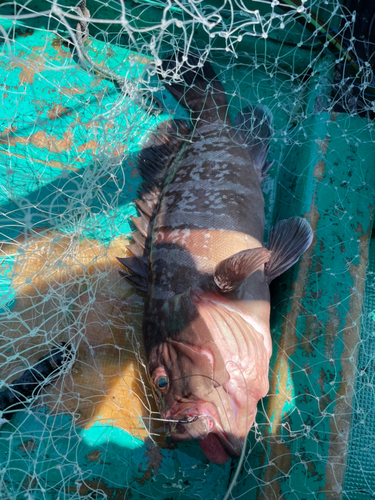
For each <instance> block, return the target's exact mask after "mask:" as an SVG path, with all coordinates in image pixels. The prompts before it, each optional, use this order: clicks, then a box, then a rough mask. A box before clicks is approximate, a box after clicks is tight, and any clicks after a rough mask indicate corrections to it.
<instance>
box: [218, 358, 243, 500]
mask: <svg viewBox="0 0 375 500" xmlns="http://www.w3.org/2000/svg"><path fill="white" fill-rule="evenodd" d="M228 363H233V364H234V365H236V366H237V368H238V369H239V371H240V372H241V375H242V378H243V381H244V382H245V389H246V429H247V424H248V420H249V395H248V392H247V383H246V379H245V377H244V375H243V372H242V370H241V368H240V367H239V366H238V364H237V363H236V362H235V361H228V362H227V363H226V364H228ZM246 441H247V436H245V439H244V442H243V446H242V451H241V455H240V458H239V460H238V464H237V469H236V472H235V473H234V476H233V479H232V481H231V483H230V485H229V488H228V491H227V493H226V495H225V497H224V498H223V500H228V498H229V495H230V494H231V492H232V490H233V488H234V486H235V484H236V482H237V478H238V475H239V473H240V470H241V468H242V464H243V461H244V459H245V451H246Z"/></svg>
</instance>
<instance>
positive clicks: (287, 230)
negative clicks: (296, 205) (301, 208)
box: [264, 217, 314, 283]
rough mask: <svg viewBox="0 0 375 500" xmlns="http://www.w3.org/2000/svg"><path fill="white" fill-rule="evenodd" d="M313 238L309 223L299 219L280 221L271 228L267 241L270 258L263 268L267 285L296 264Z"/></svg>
mask: <svg viewBox="0 0 375 500" xmlns="http://www.w3.org/2000/svg"><path fill="white" fill-rule="evenodd" d="M313 236H314V235H313V232H312V229H311V227H310V225H309V223H308V222H307V220H305V219H302V218H301V217H292V218H291V219H286V220H281V221H280V222H278V223H277V224H276V226H274V227H273V228H272V230H271V232H270V237H269V240H268V249H269V250H270V251H271V252H272V256H271V259H270V260H269V261H268V262H267V264H266V265H265V266H264V272H265V274H266V277H267V281H268V283H270V282H271V281H272V280H273V279H275V278H276V277H277V276H279V275H280V274H282V273H283V272H285V271H286V270H287V269H289V268H290V267H292V265H293V264H295V263H296V262H297V260H298V259H299V258H300V256H301V255H302V254H303V253H304V252H305V251H306V250H307V249H308V248H309V246H310V245H311V243H312V240H313Z"/></svg>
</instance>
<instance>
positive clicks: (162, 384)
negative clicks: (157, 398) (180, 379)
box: [155, 377, 168, 390]
mask: <svg viewBox="0 0 375 500" xmlns="http://www.w3.org/2000/svg"><path fill="white" fill-rule="evenodd" d="M155 385H156V386H157V387H159V389H161V390H163V389H166V387H167V385H168V377H159V378H158V379H157V380H155Z"/></svg>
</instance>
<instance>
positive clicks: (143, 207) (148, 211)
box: [134, 200, 152, 218]
mask: <svg viewBox="0 0 375 500" xmlns="http://www.w3.org/2000/svg"><path fill="white" fill-rule="evenodd" d="M134 202H135V204H136V205H137V208H138V212H139V213H140V215H141V216H142V214H143V215H146V216H147V217H148V218H150V217H151V215H152V208H151V206H150V205H149V204H148V203H146V201H144V200H134Z"/></svg>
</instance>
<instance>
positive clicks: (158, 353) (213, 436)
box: [120, 57, 312, 463]
mask: <svg viewBox="0 0 375 500" xmlns="http://www.w3.org/2000/svg"><path fill="white" fill-rule="evenodd" d="M197 62H198V61H197V60H196V59H195V58H194V57H190V58H189V59H188V61H187V63H186V64H182V65H181V69H182V70H183V78H184V80H185V84H186V85H187V87H186V88H187V90H185V89H184V86H183V85H181V84H176V83H173V81H171V80H170V84H169V86H168V88H169V89H170V90H171V92H172V94H173V95H174V96H175V97H176V98H178V99H181V98H182V97H183V98H184V102H185V105H186V106H187V107H188V109H190V111H191V114H192V118H193V120H194V124H195V126H194V129H193V132H192V133H190V132H189V133H188V132H187V129H186V127H184V126H180V127H179V126H178V124H177V125H174V129H173V130H174V131H175V132H176V131H177V134H176V133H175V136H174V138H173V140H171V144H170V145H168V146H166V147H167V149H164V146H165V144H163V141H165V142H166V143H167V144H168V134H166V135H164V136H163V135H162V136H159V139H158V141H159V142H158V143H154V144H151V146H150V147H149V148H146V149H145V151H146V153H145V154H144V155H143V157H141V171H142V169H143V171H145V169H146V170H147V168H149V167H150V163H151V164H152V163H154V164H155V163H156V164H159V168H154V171H157V172H158V174H157V175H156V176H155V175H154V178H153V181H152V183H151V184H150V183H149V184H150V185H149V187H151V185H152V189H154V191H153V194H152V195H150V194H147V195H143V203H144V208H145V206H146V205H147V207H148V208H147V211H148V214H149V215H147V217H146V216H145V211H142V209H141V210H140V212H141V215H142V214H143V219H144V221H145V225H144V227H143V236H144V237H145V240H144V242H143V244H144V248H145V249H144V252H143V255H142V257H140V258H141V259H143V261H142V262H143V263H144V266H145V267H144V272H143V274H142V275H141V274H139V272H138V274H139V279H141V281H142V280H143V281H142V283H141V285H140V287H139V288H140V289H143V290H144V291H146V298H145V312H144V321H143V335H144V344H145V351H146V356H147V361H148V370H149V375H150V380H151V383H152V386H153V390H154V394H155V397H156V400H157V403H158V406H159V410H160V413H161V415H162V417H163V418H164V419H166V420H169V421H173V422H174V425H173V426H172V428H171V429H170V431H171V433H172V438H173V439H174V440H175V441H181V440H186V439H198V441H199V443H200V446H201V449H202V450H203V452H204V453H205V455H206V456H207V458H209V459H210V460H211V461H213V462H215V463H224V462H225V461H226V460H227V459H228V458H229V456H238V455H239V454H240V453H241V450H242V447H243V445H244V440H245V439H246V436H247V434H248V432H249V429H250V428H251V426H252V424H253V422H254V419H255V415H256V407H257V403H258V401H259V399H261V398H262V397H264V396H265V395H266V394H267V392H268V388H269V383H268V370H269V359H270V356H271V352H272V346H271V336H270V326H269V317H270V294H269V282H270V280H271V279H273V278H274V277H275V276H276V275H278V274H280V273H279V271H281V272H283V270H285V268H287V267H290V265H292V264H293V263H294V262H295V261H296V260H297V259H298V257H299V256H300V255H301V253H302V252H303V251H304V250H305V249H306V248H307V246H308V245H309V244H310V243H311V236H312V235H311V229H310V228H309V226H308V225H307V224H306V223H305V221H303V220H302V219H299V218H294V219H292V220H291V222H290V223H289V224H285V223H284V222H285V221H282V222H283V223H284V224H281V226H282V230H283V231H282V232H283V234H282V235H280V231H278V230H277V228H278V226H276V227H275V231H274V232H273V234H271V238H270V239H271V242H272V241H276V245H275V248H273V249H272V248H269V249H268V250H267V249H266V248H264V241H263V234H264V224H265V219H264V198H263V194H262V190H261V182H262V180H263V177H264V175H265V172H266V170H267V168H268V164H267V162H266V156H267V153H268V149H269V142H270V138H271V134H272V130H271V127H272V117H271V115H270V113H269V112H268V111H267V110H266V109H265V108H262V107H259V106H257V107H253V108H251V107H250V108H248V110H247V111H246V112H245V113H243V114H241V115H240V116H239V118H238V119H237V120H236V125H237V127H236V128H235V127H233V124H232V123H231V121H230V119H229V115H228V109H227V106H228V105H227V100H226V96H225V92H224V89H223V87H222V86H221V84H220V82H219V81H218V80H217V78H216V77H215V75H214V73H213V70H212V68H211V67H210V66H209V65H208V63H205V64H204V65H203V67H201V68H200V69H199V64H197ZM178 63H179V61H178V59H177V60H176V61H175V60H173V59H171V60H168V61H165V62H164V63H163V72H164V75H163V76H164V77H165V76H166V75H167V76H168V74H169V73H171V72H174V71H175V69H176V64H177V65H178ZM208 82H210V85H208ZM180 129H183V137H180V136H179V131H180ZM160 151H163V153H165V157H164V161H163V160H161V161H160V156H161V155H160ZM168 151H169V153H170V155H169V156H168ZM142 161H143V165H142ZM160 163H161V164H164V166H161V165H160ZM145 177H146V178H147V174H146V175H145ZM155 186H156V188H155ZM147 196H148V198H147ZM297 219H298V220H297ZM135 223H136V225H137V227H138V228H139V229H142V222H141V221H140V220H138V221H136V220H135ZM285 229H286V230H285ZM290 229H292V232H293V231H294V233H295V234H294V237H295V239H296V240H297V244H294V245H293V244H291V245H290V241H289V242H288V236H290V234H289V233H290ZM136 238H137V237H136ZM280 240H281V243H280ZM288 244H289V247H292V252H290V251H289V252H288V250H286V248H285V247H286V246H288ZM283 245H284V246H283ZM129 249H130V251H132V247H129ZM280 250H281V252H284V254H283V255H281V256H280ZM137 252H138V253H139V249H137V250H136V251H135V252H133V253H137ZM130 259H133V261H134V257H132V258H130ZM120 261H121V262H122V263H123V264H124V265H125V266H126V267H128V269H130V270H131V271H133V274H132V275H131V276H130V275H127V277H128V278H130V279H131V280H133V282H134V280H137V271H136V272H134V271H135V270H136V266H134V264H133V261H132V262H130V261H129V259H120ZM129 263H130V265H128V264H129ZM283 266H284V267H283ZM285 266H286V267H285ZM138 271H139V269H138ZM134 275H135V276H134Z"/></svg>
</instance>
